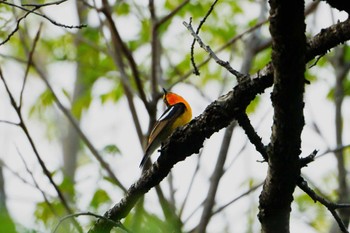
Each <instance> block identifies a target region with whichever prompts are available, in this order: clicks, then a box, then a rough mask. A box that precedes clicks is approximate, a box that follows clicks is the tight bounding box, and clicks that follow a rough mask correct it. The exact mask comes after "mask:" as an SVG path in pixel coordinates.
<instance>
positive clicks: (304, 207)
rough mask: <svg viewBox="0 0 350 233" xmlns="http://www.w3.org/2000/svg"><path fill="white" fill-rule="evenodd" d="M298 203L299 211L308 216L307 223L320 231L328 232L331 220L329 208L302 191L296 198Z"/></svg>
mask: <svg viewBox="0 0 350 233" xmlns="http://www.w3.org/2000/svg"><path fill="white" fill-rule="evenodd" d="M294 200H295V203H296V204H297V207H298V211H299V212H301V213H302V215H303V216H308V217H307V220H306V221H307V223H308V224H309V225H310V226H311V227H313V228H314V229H315V230H317V231H318V232H326V231H324V230H325V229H329V227H330V222H329V221H328V212H327V209H326V208H325V207H324V206H323V205H321V204H319V203H315V202H314V201H313V200H312V199H311V198H310V197H309V196H308V195H307V194H305V193H302V194H300V195H298V196H297V197H295V198H294Z"/></svg>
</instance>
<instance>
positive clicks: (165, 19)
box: [156, 0, 190, 27]
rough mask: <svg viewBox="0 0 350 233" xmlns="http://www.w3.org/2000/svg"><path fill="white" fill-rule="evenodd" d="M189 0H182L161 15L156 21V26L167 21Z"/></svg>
mask: <svg viewBox="0 0 350 233" xmlns="http://www.w3.org/2000/svg"><path fill="white" fill-rule="evenodd" d="M189 2H190V0H184V1H183V2H182V3H181V4H180V5H178V6H177V7H176V8H175V9H174V10H172V11H171V12H170V13H169V14H167V15H165V16H163V17H162V18H161V19H159V20H158V21H157V23H156V27H159V26H161V25H162V24H164V23H165V22H167V21H168V20H169V19H171V18H172V17H173V16H175V15H176V13H177V12H179V11H180V10H181V9H182V8H184V6H186V5H187V3H189Z"/></svg>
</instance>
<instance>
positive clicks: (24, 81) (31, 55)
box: [19, 24, 42, 108]
mask: <svg viewBox="0 0 350 233" xmlns="http://www.w3.org/2000/svg"><path fill="white" fill-rule="evenodd" d="M41 28H42V24H40V26H39V29H38V31H37V33H36V35H35V38H34V41H33V46H32V49H31V50H30V52H29V54H28V62H27V66H26V71H25V73H24V78H23V83H22V88H21V93H20V97H19V108H21V107H22V102H23V93H24V88H25V85H26V82H27V78H28V74H29V68H30V66H31V65H32V61H33V54H34V51H35V48H36V45H37V43H38V40H39V37H40V32H41Z"/></svg>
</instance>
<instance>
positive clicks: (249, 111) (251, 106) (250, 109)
mask: <svg viewBox="0 0 350 233" xmlns="http://www.w3.org/2000/svg"><path fill="white" fill-rule="evenodd" d="M260 99H261V97H260V96H257V97H255V99H254V100H253V101H252V102H251V103H250V104H249V105H248V107H247V110H246V113H247V114H252V113H254V112H255V110H256V108H257V107H258V106H259V103H260Z"/></svg>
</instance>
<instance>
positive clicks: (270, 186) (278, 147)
mask: <svg viewBox="0 0 350 233" xmlns="http://www.w3.org/2000/svg"><path fill="white" fill-rule="evenodd" d="M269 3H270V7H271V9H270V33H271V36H272V66H273V69H274V88H273V92H272V94H271V100H272V105H273V108H274V117H273V126H272V135H271V142H270V145H269V148H268V150H267V154H268V165H269V166H268V172H267V176H266V179H265V183H264V187H263V191H262V193H261V195H260V198H259V214H258V217H259V220H260V222H261V229H262V230H261V232H262V233H272V232H279V233H289V219H290V210H291V207H290V205H291V202H292V201H293V192H294V189H295V187H296V182H297V178H298V177H299V175H300V165H299V154H300V152H301V151H300V146H301V139H300V136H301V132H302V129H303V127H304V114H303V108H304V101H303V94H304V83H305V78H304V72H305V63H306V59H305V52H306V37H305V27H306V26H305V22H304V20H305V16H304V1H303V0H295V1H281V0H271V1H269Z"/></svg>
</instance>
